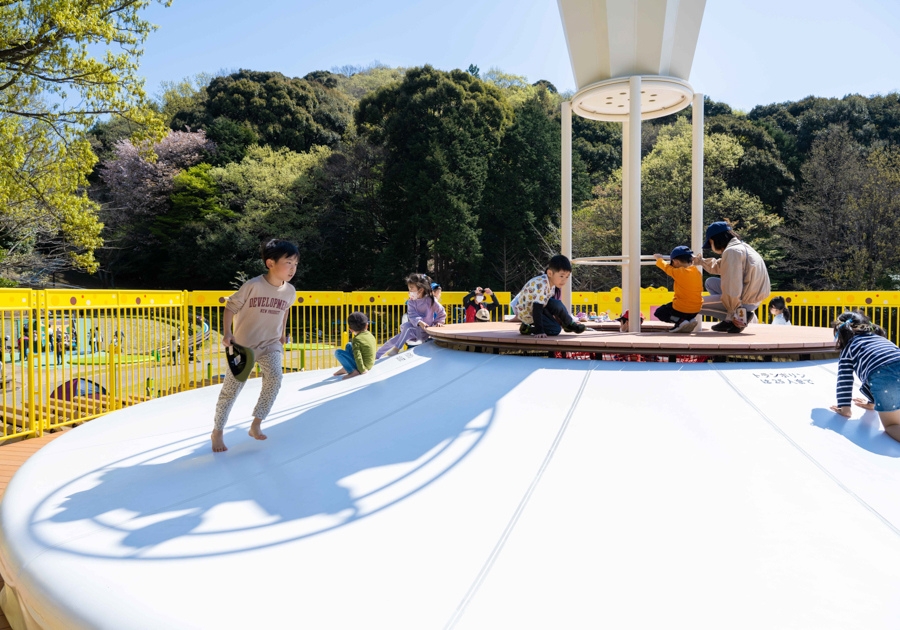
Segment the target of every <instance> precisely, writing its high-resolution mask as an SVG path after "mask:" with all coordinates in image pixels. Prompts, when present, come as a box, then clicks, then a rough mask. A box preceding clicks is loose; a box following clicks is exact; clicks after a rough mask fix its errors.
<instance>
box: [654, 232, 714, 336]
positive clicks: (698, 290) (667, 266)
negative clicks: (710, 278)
mask: <svg viewBox="0 0 900 630" xmlns="http://www.w3.org/2000/svg"><path fill="white" fill-rule="evenodd" d="M653 257H654V258H656V266H657V267H659V268H660V269H662V270H663V271H665V272H666V274H667V275H669V276H671V278H672V280H674V281H675V299H674V300H673V301H672V302H669V303H668V304H663V305H662V306H660V307H659V308H657V309H656V318H657V319H658V320H659V321H661V322H671V323H673V324H675V327H674V328H672V330H671V332H676V333H690V332H693V331H694V330H696V329H697V326H699V325H700V319H699V318H698V317H697V315H698V314H699V313H700V309H701V308H702V307H703V274H702V273H701V272H700V270H699V269H698V268H697V267H695V266H694V252H692V251H691V250H690V248H689V247H685V246H684V245H679V246H678V247H676V248H675V249H673V250H672V253H671V254H669V262H666V261H665V260H664V258H665V257H664V256H663V255H662V254H654V255H653Z"/></svg>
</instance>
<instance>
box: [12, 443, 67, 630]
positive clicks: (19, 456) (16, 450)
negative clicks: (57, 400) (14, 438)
mask: <svg viewBox="0 0 900 630" xmlns="http://www.w3.org/2000/svg"><path fill="white" fill-rule="evenodd" d="M63 433H65V431H57V432H56V433H45V434H44V436H43V437H39V438H33V439H30V440H22V441H21V442H15V443H13V444H6V445H4V446H0V501H2V497H3V493H4V492H5V491H6V486H7V485H8V484H9V481H10V480H11V479H12V476H13V475H14V474H15V473H16V471H17V470H19V467H21V466H22V464H24V463H25V461H26V460H27V459H28V458H29V457H31V456H32V455H34V454H35V453H37V452H38V451H39V450H40V449H41V448H43V447H44V446H45V445H46V444H49V443H50V442H52V441H53V440H55V439H56V438H58V437H59V436H61V435H62V434H63ZM2 586H3V576H2V575H0V587H2ZM10 627H11V626H10V625H9V622H8V621H7V620H6V615H4V614H3V611H2V610H0V630H7V629H8V628H10Z"/></svg>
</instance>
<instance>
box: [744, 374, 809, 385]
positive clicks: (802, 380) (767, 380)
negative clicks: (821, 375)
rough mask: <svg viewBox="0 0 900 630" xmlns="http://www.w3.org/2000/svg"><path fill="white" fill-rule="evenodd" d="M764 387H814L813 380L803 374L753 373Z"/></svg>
mask: <svg viewBox="0 0 900 630" xmlns="http://www.w3.org/2000/svg"><path fill="white" fill-rule="evenodd" d="M753 376H755V377H756V378H758V379H759V382H760V383H763V384H764V385H813V380H812V379H811V378H810V377H809V376H807V375H806V374H804V373H803V372H753Z"/></svg>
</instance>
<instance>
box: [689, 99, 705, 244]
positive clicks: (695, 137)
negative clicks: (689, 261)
mask: <svg viewBox="0 0 900 630" xmlns="http://www.w3.org/2000/svg"><path fill="white" fill-rule="evenodd" d="M692 109H693V116H692V120H693V129H692V133H691V137H692V142H691V249H692V250H694V254H696V255H697V256H702V255H703V253H702V250H703V95H702V94H696V93H695V94H694V102H693V107H692Z"/></svg>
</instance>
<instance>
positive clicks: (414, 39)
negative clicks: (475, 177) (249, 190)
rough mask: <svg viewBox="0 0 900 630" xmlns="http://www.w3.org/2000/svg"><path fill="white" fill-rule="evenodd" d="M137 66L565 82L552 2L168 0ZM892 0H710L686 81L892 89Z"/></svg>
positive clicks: (815, 91)
mask: <svg viewBox="0 0 900 630" xmlns="http://www.w3.org/2000/svg"><path fill="white" fill-rule="evenodd" d="M147 16H148V17H149V19H150V20H151V21H152V22H153V23H155V24H157V25H159V26H160V29H159V31H157V32H155V33H153V34H152V35H151V36H150V38H149V40H148V41H147V44H146V46H145V54H144V57H143V60H142V63H141V73H142V74H143V75H144V76H145V77H146V78H147V89H148V92H150V93H151V94H155V93H156V92H157V90H158V87H159V82H160V81H162V80H164V79H180V78H183V77H185V76H189V75H193V74H196V73H198V72H202V71H206V72H216V71H218V70H219V69H222V68H229V69H230V68H249V69H252V70H277V71H279V72H282V73H284V74H286V75H289V76H303V75H304V74H306V73H307V72H310V71H312V70H319V69H325V70H327V69H330V68H331V67H333V66H340V65H343V64H359V65H365V64H368V63H369V62H371V61H373V60H376V59H377V60H379V61H381V62H382V63H386V64H388V65H391V66H415V65H423V64H426V63H430V64H432V65H434V66H436V67H438V68H442V69H445V70H449V69H452V68H466V67H468V65H469V64H470V63H475V64H477V65H478V66H479V67H481V68H482V70H486V69H488V68H490V67H492V66H497V67H500V68H502V69H503V70H504V71H506V72H511V73H514V74H522V75H525V76H527V77H528V79H529V80H530V81H532V82H534V81H536V80H538V79H548V80H549V81H551V82H552V83H554V84H555V85H556V86H557V87H558V88H559V89H560V90H566V89H573V88H574V87H575V82H574V78H573V76H572V71H571V67H570V65H569V59H568V53H567V51H566V45H565V40H564V37H563V32H562V26H561V23H560V19H559V12H558V9H557V4H556V0H478V1H476V0H453V2H446V1H443V2H438V1H436V0H419V1H413V0H410V1H409V2H398V1H390V0H345V1H344V2H333V1H332V2H324V1H310V0H299V1H297V0H294V1H287V0H256V1H255V2H248V1H247V0H215V1H213V0H174V2H173V4H172V6H171V7H169V8H163V7H161V6H159V5H153V6H152V8H151V9H149V10H148V11H147ZM898 41H900V2H898V1H897V0H857V1H853V0H842V1H838V0H815V1H813V0H803V1H800V0H753V1H752V2H737V1H735V0H708V1H707V5H706V12H705V14H704V18H703V25H702V27H701V29H700V40H699V42H698V44H697V53H696V55H695V57H694V66H693V72H692V74H691V77H690V81H691V84H692V85H693V87H694V89H695V90H697V91H700V92H704V93H705V94H707V95H709V96H710V97H712V98H714V99H716V100H719V101H724V102H727V103H729V104H731V105H732V106H734V107H737V108H740V109H744V110H749V109H750V108H752V107H753V106H754V105H758V104H766V103H772V102H778V101H785V100H797V99H800V98H803V97H805V96H808V95H811V94H812V95H817V96H838V97H840V96H844V95H845V94H849V93H860V94H865V95H871V94H876V93H882V94H884V93H888V92H891V91H897V90H900V46H898V45H897V42H898Z"/></svg>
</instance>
